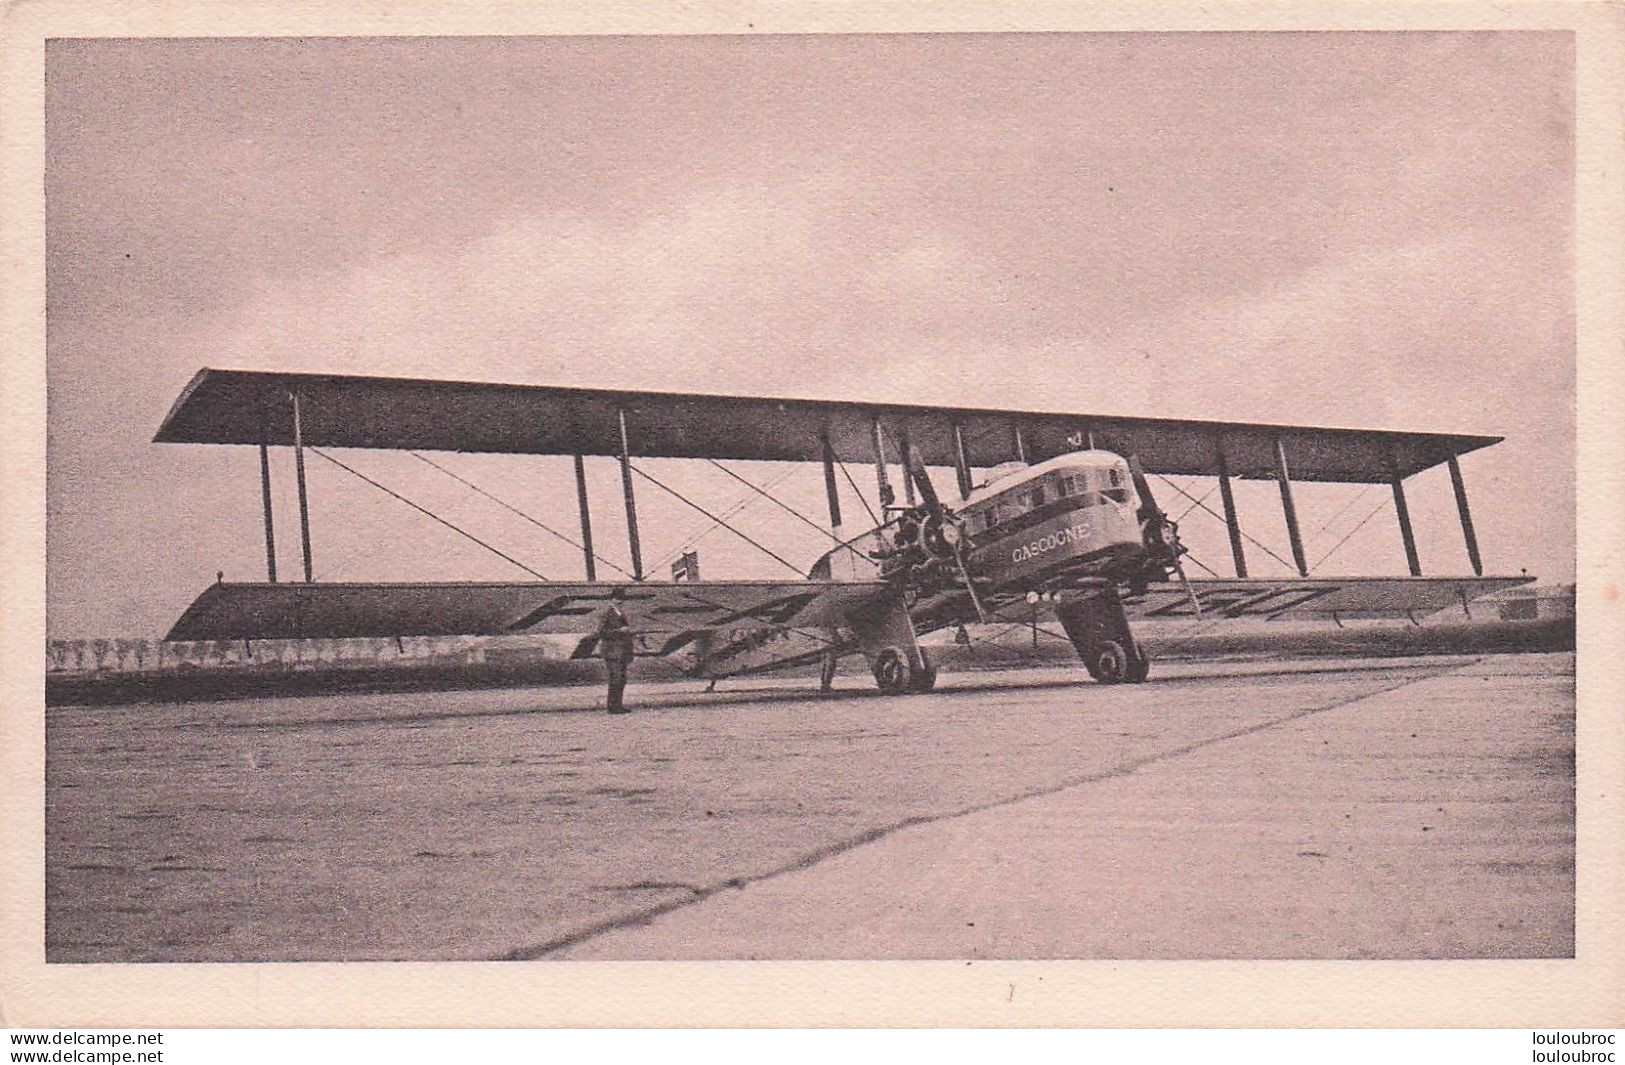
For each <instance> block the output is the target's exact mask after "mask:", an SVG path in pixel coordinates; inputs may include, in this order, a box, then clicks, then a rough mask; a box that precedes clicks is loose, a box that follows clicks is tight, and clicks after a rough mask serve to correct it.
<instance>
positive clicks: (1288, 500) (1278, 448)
mask: <svg viewBox="0 0 1625 1065" xmlns="http://www.w3.org/2000/svg"><path fill="white" fill-rule="evenodd" d="M1275 479H1276V480H1277V481H1279V482H1280V485H1281V510H1282V512H1283V513H1284V514H1285V515H1286V534H1287V538H1288V539H1290V540H1291V541H1292V561H1294V562H1296V563H1297V564H1298V576H1300V577H1307V576H1309V563H1308V562H1307V561H1306V560H1305V559H1304V555H1303V534H1302V533H1300V532H1299V531H1298V508H1297V507H1295V506H1293V504H1292V476H1291V474H1289V473H1288V472H1287V468H1286V443H1285V442H1284V441H1282V439H1281V438H1280V437H1279V436H1277V437H1276V438H1275Z"/></svg>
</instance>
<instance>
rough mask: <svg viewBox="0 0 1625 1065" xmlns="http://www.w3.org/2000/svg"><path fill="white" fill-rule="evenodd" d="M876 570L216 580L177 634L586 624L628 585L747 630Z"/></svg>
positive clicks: (675, 609)
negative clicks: (592, 578) (832, 577)
mask: <svg viewBox="0 0 1625 1065" xmlns="http://www.w3.org/2000/svg"><path fill="white" fill-rule="evenodd" d="M886 587H887V586H886V585H884V584H881V583H880V582H878V581H851V582H841V581H700V582H695V583H684V584H667V583H652V582H644V583H638V584H606V583H585V582H584V583H580V584H562V583H559V584H555V583H529V584H469V583H460V584H451V583H444V584H442V583H435V584H337V583H335V584H296V583H290V584H215V585H211V586H210V587H209V588H208V589H207V590H206V591H204V592H203V594H202V595H200V596H198V598H197V600H196V601H195V602H193V603H192V605H191V606H190V607H188V608H187V610H186V612H185V613H184V614H182V615H181V617H180V620H178V621H176V622H175V625H174V627H173V628H172V629H170V631H169V635H168V636H167V637H166V638H167V639H170V640H270V639H308V638H317V637H322V638H343V637H365V636H457V635H468V636H497V635H530V634H537V633H585V632H590V631H592V629H593V628H594V627H595V625H596V623H597V620H598V619H597V617H596V616H595V615H596V614H597V613H598V612H599V611H601V610H602V609H603V608H604V606H605V605H606V604H607V603H609V602H610V601H611V592H612V591H614V590H616V589H620V590H621V591H622V593H623V595H624V598H623V599H621V600H620V601H619V603H620V608H621V611H622V612H623V613H624V614H625V615H626V618H627V620H628V621H629V622H630V623H631V625H632V628H633V629H634V631H636V632H638V633H639V634H666V635H670V636H677V635H683V634H692V633H696V632H699V631H705V630H711V631H716V630H722V631H726V632H729V633H736V634H743V633H748V632H750V631H753V630H758V629H763V628H775V627H782V626H800V627H806V628H809V629H813V628H820V627H825V626H829V625H834V624H836V623H838V622H839V621H840V620H841V618H843V617H844V616H845V615H846V614H847V613H848V612H849V611H851V610H854V609H859V608H861V607H862V606H863V605H864V604H866V603H868V602H870V601H872V600H873V599H874V598H876V597H877V596H879V595H880V594H882V593H883V592H885V590H886Z"/></svg>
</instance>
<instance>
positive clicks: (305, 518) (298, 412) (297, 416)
mask: <svg viewBox="0 0 1625 1065" xmlns="http://www.w3.org/2000/svg"><path fill="white" fill-rule="evenodd" d="M288 398H289V399H291V400H292V401H293V471H294V479H295V480H296V481H297V482H298V484H299V545H300V547H301V548H303V550H304V558H305V583H306V584H309V583H310V582H311V581H312V580H314V577H312V575H311V566H310V502H309V499H308V498H307V496H306V494H305V425H304V411H303V409H302V407H301V404H300V400H299V390H298V389H294V390H293V391H291V392H289V393H288Z"/></svg>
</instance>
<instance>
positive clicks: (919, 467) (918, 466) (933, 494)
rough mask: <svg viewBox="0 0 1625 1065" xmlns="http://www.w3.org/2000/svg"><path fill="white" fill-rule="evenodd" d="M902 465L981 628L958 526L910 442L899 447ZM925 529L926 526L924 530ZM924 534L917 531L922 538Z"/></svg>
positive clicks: (978, 599) (984, 618)
mask: <svg viewBox="0 0 1625 1065" xmlns="http://www.w3.org/2000/svg"><path fill="white" fill-rule="evenodd" d="M903 465H904V467H906V468H907V470H908V476H909V478H910V479H911V480H912V481H913V482H914V487H915V488H917V489H918V490H919V493H920V502H921V503H923V504H924V505H925V510H926V514H927V516H928V517H927V521H928V522H930V523H931V525H934V526H935V528H936V529H937V530H938V533H939V534H940V535H941V537H942V541H943V543H945V544H947V545H948V550H949V551H950V552H951V553H952V554H953V559H954V566H955V567H956V568H957V569H958V570H959V579H960V580H961V581H962V582H963V583H964V585H965V590H966V591H967V592H969V593H970V601H971V605H972V606H973V607H975V608H976V617H977V619H978V620H980V621H981V622H982V623H983V624H986V623H987V611H986V610H984V609H982V598H981V596H979V595H977V594H976V584H975V582H974V581H972V580H971V578H970V570H969V569H967V568H966V566H965V555H964V552H963V551H962V550H961V549H960V544H961V540H962V537H961V536H960V534H959V525H958V523H957V522H955V521H954V520H953V515H952V513H951V512H950V511H949V510H948V508H947V507H945V506H943V504H942V497H941V496H939V495H937V489H936V486H935V485H933V484H932V483H931V474H930V473H929V472H927V470H926V468H925V463H924V462H922V461H921V460H920V455H919V452H917V451H915V450H914V445H913V443H912V442H907V441H905V442H904V444H903ZM928 527H929V526H928ZM924 534H925V530H923V529H922V530H921V535H922V537H923V536H924Z"/></svg>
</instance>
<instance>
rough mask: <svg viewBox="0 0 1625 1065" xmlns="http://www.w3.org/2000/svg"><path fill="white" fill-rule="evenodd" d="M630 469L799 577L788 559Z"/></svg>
mask: <svg viewBox="0 0 1625 1065" xmlns="http://www.w3.org/2000/svg"><path fill="white" fill-rule="evenodd" d="M630 469H631V470H632V472H633V473H635V474H637V475H638V476H639V477H642V478H643V479H644V480H646V481H648V482H649V483H650V484H652V485H654V486H655V487H656V488H658V489H660V490H661V491H662V492H665V493H667V494H668V495H671V496H673V497H675V498H676V499H677V500H678V501H679V502H682V503H687V504H688V505H689V506H691V507H693V508H694V509H695V510H697V511H699V512H700V513H701V514H704V515H705V516H706V517H708V518H710V519H711V520H712V521H714V522H716V523H717V524H718V525H720V526H722V527H723V528H724V529H727V530H728V531H729V532H731V533H733V534H734V535H735V536H737V537H739V538H740V539H741V540H743V541H745V542H746V543H747V544H749V545H750V546H752V547H754V548H756V550H758V551H760V552H762V553H763V554H764V555H767V556H769V557H770V558H773V559H776V560H777V561H778V562H779V564H780V565H782V566H784V567H785V568H786V569H788V570H790V571H791V572H792V573H794V574H795V575H796V576H797V577H799V576H801V567H799V566H797V565H796V564H795V563H793V562H791V561H790V560H789V559H787V558H785V557H784V556H783V555H781V554H779V553H778V552H776V551H774V550H773V549H772V548H770V547H765V546H763V545H762V544H761V543H760V542H759V541H757V540H755V539H753V538H752V537H750V536H748V535H747V534H745V533H742V532H740V531H739V530H738V529H736V528H734V527H733V526H732V525H730V524H728V522H727V521H726V520H725V519H723V518H719V517H717V516H716V515H715V514H713V513H711V512H710V511H709V510H706V509H705V508H704V507H702V506H700V505H699V504H698V503H696V502H694V501H693V500H692V499H689V498H688V497H687V496H685V495H683V494H682V493H681V492H679V491H677V490H676V489H675V488H669V487H667V486H666V485H665V484H663V483H661V482H660V481H659V480H658V479H656V478H655V477H653V476H651V475H649V474H647V473H645V472H644V471H642V470H640V469H638V468H637V467H636V466H630Z"/></svg>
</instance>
